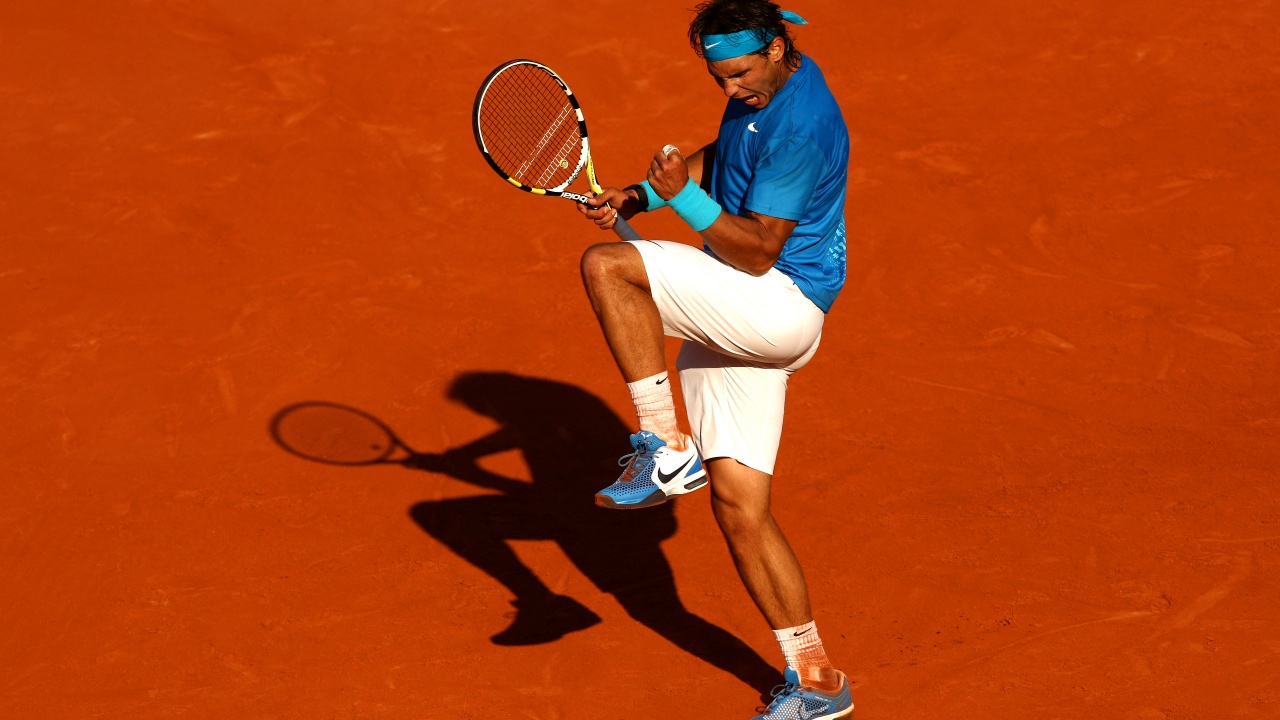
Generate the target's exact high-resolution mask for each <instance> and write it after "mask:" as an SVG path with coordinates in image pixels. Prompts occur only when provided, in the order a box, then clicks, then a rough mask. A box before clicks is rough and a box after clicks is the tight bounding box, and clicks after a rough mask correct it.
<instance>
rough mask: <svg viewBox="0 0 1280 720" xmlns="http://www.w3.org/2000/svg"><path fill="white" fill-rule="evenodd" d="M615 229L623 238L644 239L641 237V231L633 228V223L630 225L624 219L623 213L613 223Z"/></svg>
mask: <svg viewBox="0 0 1280 720" xmlns="http://www.w3.org/2000/svg"><path fill="white" fill-rule="evenodd" d="M613 231H614V232H616V233H618V237H619V238H621V239H623V240H643V239H644V238H642V237H640V233H638V232H636V231H635V230H632V229H631V225H629V224H628V223H627V221H626V220H623V219H622V216H621V215H619V216H618V217H617V219H616V221H615V222H614V223H613Z"/></svg>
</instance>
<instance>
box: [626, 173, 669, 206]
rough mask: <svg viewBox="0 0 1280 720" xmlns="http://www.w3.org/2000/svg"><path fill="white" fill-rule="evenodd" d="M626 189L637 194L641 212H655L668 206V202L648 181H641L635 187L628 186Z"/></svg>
mask: <svg viewBox="0 0 1280 720" xmlns="http://www.w3.org/2000/svg"><path fill="white" fill-rule="evenodd" d="M625 189H626V190H631V191H632V192H634V193H635V194H636V202H637V203H638V204H639V205H640V212H653V211H654V210H657V209H659V208H664V207H666V206H667V201H666V200H663V199H662V197H661V196H660V195H658V193H657V192H656V191H655V190H654V189H653V186H652V185H650V184H649V181H648V180H641V181H640V182H638V183H636V184H635V185H628V186H627V187H626V188H625Z"/></svg>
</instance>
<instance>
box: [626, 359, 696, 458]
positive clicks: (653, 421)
mask: <svg viewBox="0 0 1280 720" xmlns="http://www.w3.org/2000/svg"><path fill="white" fill-rule="evenodd" d="M627 389H628V390H630V391H631V402H633V403H635V406H636V416H637V417H638V418H639V419H640V429H641V430H648V431H649V432H651V433H653V434H654V435H657V436H658V437H660V438H662V439H663V440H665V441H667V443H668V444H676V445H680V444H683V443H682V442H681V441H682V440H683V439H684V436H683V435H682V434H681V432H680V426H679V424H678V423H677V422H676V404H675V401H674V400H672V398H671V383H670V382H669V381H668V379H667V373H666V372H665V371H664V372H660V373H658V374H657V375H651V376H649V377H647V378H644V379H643V380H637V381H635V382H631V383H627Z"/></svg>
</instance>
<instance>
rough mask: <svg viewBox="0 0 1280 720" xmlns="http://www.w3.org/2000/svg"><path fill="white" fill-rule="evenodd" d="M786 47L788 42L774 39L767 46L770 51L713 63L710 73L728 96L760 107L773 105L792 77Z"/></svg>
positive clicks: (708, 68) (708, 67)
mask: <svg viewBox="0 0 1280 720" xmlns="http://www.w3.org/2000/svg"><path fill="white" fill-rule="evenodd" d="M785 49H786V43H785V41H783V39H782V38H774V39H773V41H772V42H770V43H769V46H768V47H767V48H766V49H765V52H766V54H764V55H761V54H759V53H751V54H750V55H740V56H738V57H736V58H729V59H728V60H717V61H716V62H709V63H707V72H709V73H711V77H713V78H715V79H716V84H717V85H719V86H720V89H721V90H724V94H725V95H727V96H728V97H731V98H737V99H738V100H741V101H742V102H744V103H746V104H747V105H748V106H750V107H753V108H755V109H757V110H759V109H760V108H763V107H764V106H766V105H768V104H769V101H770V100H772V99H773V96H774V95H777V94H778V91H779V90H781V89H782V86H783V85H784V84H785V83H786V82H787V78H788V77H790V76H791V71H790V70H789V69H788V68H787V65H786V63H784V62H782V53H783V51H784V50H785Z"/></svg>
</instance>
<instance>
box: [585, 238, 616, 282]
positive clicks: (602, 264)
mask: <svg viewBox="0 0 1280 720" xmlns="http://www.w3.org/2000/svg"><path fill="white" fill-rule="evenodd" d="M612 265H613V260H612V259H611V258H610V253H609V245H607V244H602V245H592V246H591V247H589V248H587V249H586V250H584V251H583V253H582V261H581V263H580V264H579V269H580V270H581V272H582V281H583V282H584V283H586V285H587V287H588V288H590V287H592V286H594V285H595V284H597V283H598V282H600V281H601V280H603V279H605V278H607V277H609V274H610V273H609V269H610V267H611V266H612Z"/></svg>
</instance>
